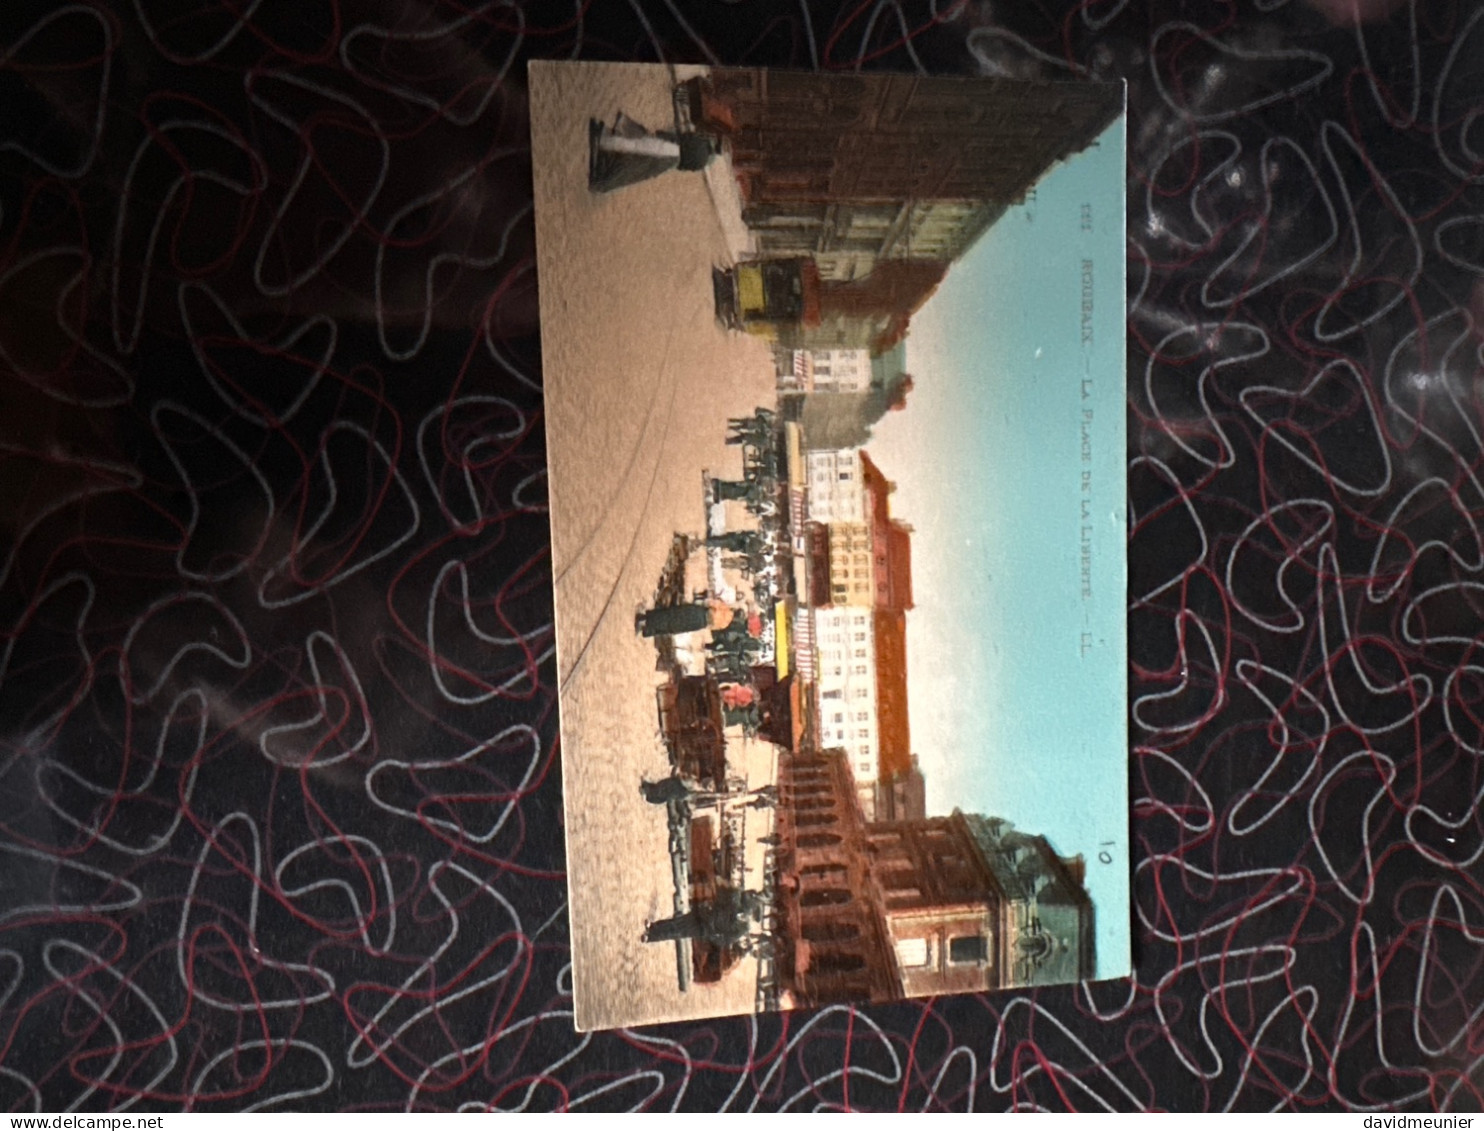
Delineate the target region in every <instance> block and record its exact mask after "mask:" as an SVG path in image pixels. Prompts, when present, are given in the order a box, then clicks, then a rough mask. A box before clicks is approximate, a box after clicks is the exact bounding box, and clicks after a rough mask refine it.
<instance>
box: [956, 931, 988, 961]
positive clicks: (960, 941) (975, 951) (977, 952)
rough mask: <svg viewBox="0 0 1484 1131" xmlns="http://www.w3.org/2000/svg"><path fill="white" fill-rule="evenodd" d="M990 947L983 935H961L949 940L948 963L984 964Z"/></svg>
mask: <svg viewBox="0 0 1484 1131" xmlns="http://www.w3.org/2000/svg"><path fill="white" fill-rule="evenodd" d="M988 958H989V946H988V943H987V941H986V940H985V938H984V936H983V935H960V936H958V937H957V938H953V939H949V940H948V961H949V962H953V963H958V964H966V963H970V962H984V961H987V960H988Z"/></svg>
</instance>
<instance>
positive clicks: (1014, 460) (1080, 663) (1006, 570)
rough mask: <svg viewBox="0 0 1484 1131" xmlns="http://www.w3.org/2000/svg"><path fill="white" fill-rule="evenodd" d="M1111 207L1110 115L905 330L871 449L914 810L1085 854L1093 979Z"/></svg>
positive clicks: (1110, 883) (1111, 896)
mask: <svg viewBox="0 0 1484 1131" xmlns="http://www.w3.org/2000/svg"><path fill="white" fill-rule="evenodd" d="M1123 193H1124V133H1123V122H1122V121H1121V120H1120V121H1119V122H1117V123H1115V124H1114V125H1113V126H1111V127H1109V129H1108V131H1107V132H1106V133H1104V134H1103V136H1102V138H1101V139H1100V140H1099V143H1098V145H1097V146H1096V147H1093V148H1089V149H1087V150H1085V151H1084V152H1083V153H1081V154H1079V155H1078V156H1076V157H1074V158H1072V159H1071V160H1069V161H1068V162H1066V163H1065V164H1063V165H1060V166H1058V167H1056V168H1055V169H1053V170H1052V171H1051V172H1050V173H1048V174H1047V175H1046V176H1045V177H1044V178H1043V179H1042V180H1041V182H1040V184H1039V185H1038V186H1037V189H1036V196H1035V199H1034V200H1033V201H1028V202H1027V203H1026V204H1024V205H1022V206H1020V207H1017V208H1013V209H1011V210H1010V211H1009V212H1008V213H1006V214H1005V216H1004V217H1002V218H1001V219H1000V221H999V222H998V223H997V224H996V225H995V226H994V227H993V228H991V229H990V231H989V232H988V233H986V234H985V235H984V236H983V237H982V238H981V239H980V241H979V242H978V243H977V244H976V245H975V246H974V247H973V248H972V249H971V250H970V251H969V253H968V254H967V255H966V256H965V257H964V258H963V259H961V260H960V261H959V262H957V263H955V264H954V265H953V267H952V269H951V270H950V271H949V273H948V278H947V279H946V280H945V281H944V283H943V285H942V286H941V287H940V288H939V289H938V292H937V293H936V294H935V295H934V296H933V297H932V298H931V299H930V300H929V301H928V303H927V305H926V306H924V307H923V309H922V310H921V311H919V312H918V313H917V314H916V315H915V316H914V317H913V319H912V329H911V333H910V336H909V337H908V339H907V368H908V371H909V372H911V373H912V374H913V375H914V377H915V378H916V387H915V389H914V390H913V392H912V395H911V397H910V399H909V400H908V403H907V407H906V409H905V411H903V412H899V413H889V414H888V416H887V418H886V419H885V420H883V421H882V422H881V423H880V424H879V425H877V427H876V433H875V436H874V437H873V439H872V442H871V444H870V445H869V447H868V449H867V450H868V451H869V452H870V453H871V456H872V457H873V458H874V459H875V460H876V462H877V463H878V464H879V465H880V467H881V469H882V471H883V472H884V473H885V474H886V475H887V477H888V478H891V479H893V480H895V481H896V483H897V492H896V494H895V495H894V496H893V498H892V514H893V515H894V516H895V517H897V518H900V519H902V520H903V521H905V522H908V523H910V524H911V525H912V526H913V527H914V531H915V532H914V534H913V538H912V554H913V562H912V565H913V589H914V596H915V599H916V607H915V608H914V609H913V610H912V611H911V612H909V613H908V614H907V662H908V690H909V701H910V703H911V718H912V746H913V749H914V750H915V751H916V752H917V754H918V756H919V758H920V759H921V763H922V770H923V774H924V776H925V777H926V779H927V799H928V811H929V812H930V813H947V812H951V811H952V810H953V809H954V808H955V807H958V808H961V809H964V810H967V811H978V812H982V813H986V814H994V815H998V816H1002V817H1005V818H1008V819H1009V820H1011V821H1013V822H1015V824H1016V825H1017V826H1018V827H1019V828H1021V829H1023V830H1025V831H1026V832H1035V833H1041V834H1044V835H1045V836H1047V837H1048V838H1049V839H1050V840H1051V842H1052V844H1053V845H1054V846H1055V847H1056V849H1057V851H1058V852H1061V853H1062V854H1064V855H1070V854H1073V853H1079V852H1080V853H1081V854H1082V855H1083V856H1084V857H1085V858H1086V859H1087V878H1088V889H1089V891H1090V892H1091V894H1092V897H1093V901H1094V903H1095V906H1096V917H1097V950H1098V954H1097V957H1098V976H1099V977H1117V976H1120V975H1123V974H1126V973H1127V972H1128V968H1129V965H1128V962H1129V958H1128V956H1129V894H1128V832H1129V818H1128V792H1127V764H1128V740H1127V726H1126V716H1127V706H1126V704H1127V698H1126V667H1125V656H1126V647H1125V623H1126V622H1125V615H1124V610H1125V604H1124V592H1125V576H1126V569H1125V564H1124V561H1125V559H1124V546H1125V541H1126V538H1125V530H1126V519H1125V511H1124V500H1125V492H1124V378H1123V368H1124V235H1123V214H1124V207H1123ZM1084 206H1090V209H1091V213H1090V225H1089V223H1088V220H1089V217H1088V215H1087V213H1086V212H1085V211H1084ZM1084 261H1090V264H1091V277H1090V282H1091V287H1092V310H1091V330H1092V344H1091V345H1090V346H1089V345H1087V344H1085V343H1084V341H1083V338H1084V327H1083V305H1084V302H1083V298H1084V295H1083V288H1084V277H1085V271H1084ZM1084 381H1086V382H1088V384H1086V385H1085V387H1084ZM1089 411H1090V412H1091V418H1090V421H1086V423H1088V425H1089V431H1088V433H1087V439H1088V440H1089V441H1090V449H1089V450H1084V436H1083V424H1084V422H1085V417H1084V413H1085V412H1089ZM1084 473H1089V474H1088V477H1087V479H1086V480H1085V481H1084ZM1084 515H1085V517H1084ZM1084 526H1085V527H1087V528H1088V529H1087V530H1086V531H1085V537H1086V541H1087V548H1088V549H1089V550H1090V552H1091V573H1090V580H1091V593H1090V595H1089V596H1085V595H1084V594H1083V586H1084V578H1083V573H1082V570H1083V561H1082V556H1083V549H1084V546H1083V541H1084V530H1083V528H1084ZM1100 852H1102V853H1104V854H1106V856H1111V859H1112V862H1111V863H1102V862H1100V858H1099V853H1100Z"/></svg>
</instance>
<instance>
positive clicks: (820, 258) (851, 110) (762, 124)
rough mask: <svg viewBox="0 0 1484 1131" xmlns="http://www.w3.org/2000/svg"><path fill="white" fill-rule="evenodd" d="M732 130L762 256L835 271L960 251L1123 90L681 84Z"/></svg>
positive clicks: (708, 122)
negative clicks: (803, 260)
mask: <svg viewBox="0 0 1484 1131" xmlns="http://www.w3.org/2000/svg"><path fill="white" fill-rule="evenodd" d="M687 95H688V98H689V103H690V113H691V116H692V118H693V119H694V120H695V121H696V122H698V123H699V124H700V125H701V126H702V127H703V128H705V129H708V130H711V131H713V132H716V133H720V134H722V135H723V136H725V137H726V139H727V141H728V146H729V150H730V154H731V161H732V168H733V170H734V172H735V174H736V176H737V180H738V182H739V186H740V188H741V192H742V197H743V202H744V208H743V220H744V221H745V222H746V223H747V225H748V227H749V228H750V229H752V231H753V232H754V234H755V238H756V241H757V245H758V247H759V249H760V250H762V251H763V252H765V253H768V254H785V253H791V254H807V255H812V256H813V257H814V259H815V261H816V262H817V263H818V265H819V268H820V272H821V276H822V277H823V278H825V279H830V280H841V281H845V280H852V279H860V278H863V277H865V276H867V275H869V274H870V273H871V272H872V271H874V270H875V268H876V267H877V266H878V265H879V264H880V263H881V262H883V261H890V260H893V259H918V260H933V261H937V262H941V263H948V262H951V261H953V260H954V259H957V258H958V257H959V256H960V255H962V254H963V253H964V252H965V251H966V250H968V248H969V247H971V246H972V245H973V243H974V241H975V240H977V239H978V237H979V236H980V235H982V234H983V232H984V231H985V230H986V229H987V228H988V227H989V226H990V225H991V224H993V223H994V221H995V220H996V219H998V218H999V216H1000V215H1001V214H1002V213H1003V212H1004V210H1005V209H1006V208H1007V207H1008V206H1009V205H1011V204H1013V203H1015V202H1017V201H1019V200H1021V199H1022V198H1023V197H1024V196H1025V194H1026V193H1027V191H1029V190H1030V189H1031V187H1032V186H1033V185H1034V184H1035V182H1036V181H1037V180H1038V179H1039V178H1040V177H1041V175H1042V174H1043V173H1044V172H1045V171H1046V170H1047V169H1048V168H1050V167H1051V166H1052V165H1053V164H1055V163H1056V162H1057V161H1059V160H1062V159H1063V158H1065V157H1068V156H1070V155H1071V154H1073V153H1076V152H1079V151H1080V150H1082V149H1084V148H1086V146H1088V145H1089V144H1091V143H1092V142H1093V141H1095V140H1096V139H1097V137H1098V135H1099V134H1101V133H1102V131H1103V130H1104V129H1105V128H1106V127H1107V126H1108V125H1109V124H1110V123H1111V122H1112V121H1113V120H1114V119H1115V118H1116V117H1117V115H1118V114H1119V112H1120V111H1121V109H1122V105H1123V95H1122V91H1121V90H1119V89H1118V88H1117V87H1116V86H1106V85H1101V84H1091V83H1070V82H1069V83H1022V82H1011V81H1008V80H1006V81H995V80H976V81H975V82H974V83H972V84H970V83H966V82H964V81H961V80H956V79H952V78H927V77H923V76H919V75H849V76H846V75H818V74H807V73H801V72H790V71H763V70H742V69H726V70H717V71H714V72H712V73H711V74H710V75H708V76H705V77H703V78H699V79H694V80H691V81H690V82H689V83H688V84H687Z"/></svg>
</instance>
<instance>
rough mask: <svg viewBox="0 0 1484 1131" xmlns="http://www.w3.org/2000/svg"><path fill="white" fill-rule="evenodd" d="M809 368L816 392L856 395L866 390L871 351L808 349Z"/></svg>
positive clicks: (869, 380) (870, 370)
mask: <svg viewBox="0 0 1484 1131" xmlns="http://www.w3.org/2000/svg"><path fill="white" fill-rule="evenodd" d="M809 352H810V356H811V358H812V361H811V369H812V372H813V385H814V391H815V392H816V393H859V392H863V391H864V390H866V389H868V388H870V386H871V378H872V366H871V351H870V350H863V349H853V350H812V351H809Z"/></svg>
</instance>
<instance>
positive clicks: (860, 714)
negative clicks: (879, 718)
mask: <svg viewBox="0 0 1484 1131" xmlns="http://www.w3.org/2000/svg"><path fill="white" fill-rule="evenodd" d="M836 694H837V695H838V694H839V693H838V692H837V693H836ZM855 721H856V722H858V723H868V722H870V721H871V712H870V711H857V712H856V713H855Z"/></svg>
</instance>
